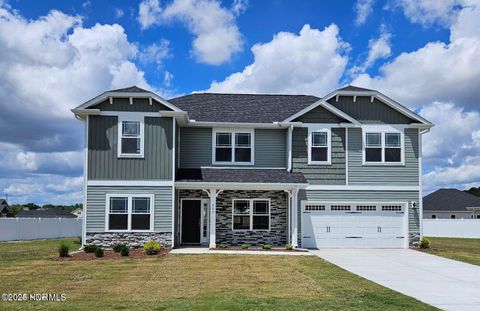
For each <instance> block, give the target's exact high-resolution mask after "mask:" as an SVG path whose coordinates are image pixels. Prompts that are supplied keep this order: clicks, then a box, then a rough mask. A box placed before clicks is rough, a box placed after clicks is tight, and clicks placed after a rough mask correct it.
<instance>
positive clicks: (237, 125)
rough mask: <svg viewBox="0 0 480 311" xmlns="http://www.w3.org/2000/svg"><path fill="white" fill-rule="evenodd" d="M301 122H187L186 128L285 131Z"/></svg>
mask: <svg viewBox="0 0 480 311" xmlns="http://www.w3.org/2000/svg"><path fill="white" fill-rule="evenodd" d="M300 124H302V123H301V122H271V123H253V122H207V121H196V120H189V123H188V125H187V127H212V128H217V127H218V128H224V129H227V128H228V129H246V128H252V129H255V128H268V129H278V130H282V129H286V128H288V127H289V126H291V125H294V126H295V125H300Z"/></svg>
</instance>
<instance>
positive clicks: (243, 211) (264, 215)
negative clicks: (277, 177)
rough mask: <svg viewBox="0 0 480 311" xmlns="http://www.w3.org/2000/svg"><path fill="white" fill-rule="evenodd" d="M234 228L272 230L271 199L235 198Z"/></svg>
mask: <svg viewBox="0 0 480 311" xmlns="http://www.w3.org/2000/svg"><path fill="white" fill-rule="evenodd" d="M233 230H270V200H267V199H250V200H249V199H234V200H233Z"/></svg>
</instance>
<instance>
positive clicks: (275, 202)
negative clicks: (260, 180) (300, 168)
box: [179, 190, 287, 245]
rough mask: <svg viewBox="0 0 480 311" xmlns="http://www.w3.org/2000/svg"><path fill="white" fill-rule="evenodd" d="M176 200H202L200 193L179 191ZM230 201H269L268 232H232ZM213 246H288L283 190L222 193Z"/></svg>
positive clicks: (218, 202) (285, 205) (204, 197)
mask: <svg viewBox="0 0 480 311" xmlns="http://www.w3.org/2000/svg"><path fill="white" fill-rule="evenodd" d="M179 198H180V199H182V198H199V199H200V198H203V199H208V195H207V194H206V193H205V192H203V191H201V190H180V191H179ZM233 199H270V231H250V230H232V220H233V219H232V202H233V201H232V200H233ZM216 243H217V245H219V244H228V245H240V244H252V245H260V244H273V245H285V244H286V243H287V194H286V193H285V192H284V191H250V190H248V191H247V190H225V191H223V192H221V193H220V194H219V195H218V197H217V217H216Z"/></svg>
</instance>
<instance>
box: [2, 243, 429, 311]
mask: <svg viewBox="0 0 480 311" xmlns="http://www.w3.org/2000/svg"><path fill="white" fill-rule="evenodd" d="M69 242H70V243H71V244H72V245H74V241H73V240H69ZM58 244H59V240H54V241H52V240H50V241H34V242H24V243H8V244H5V243H3V244H0V293H57V294H61V293H65V294H66V295H67V300H66V301H65V302H3V301H0V309H1V310H25V309H50V310H65V309H69V310H102V309H107V310H110V309H115V310H135V309H142V310H191V309H195V310H259V309H261V310H318V309H327V310H401V309H403V310H413V309H414V310H433V309H434V308H433V307H430V306H428V305H426V304H423V303H421V302H419V301H417V300H415V299H413V298H410V297H407V296H404V295H402V294H399V293H396V292H394V291H391V290H389V289H387V288H384V287H381V286H379V285H376V284H374V283H372V282H370V281H367V280H365V279H362V278H360V277H357V276H355V275H353V274H351V273H349V272H346V271H344V270H341V269H340V268H337V267H335V266H333V265H331V264H329V263H327V262H325V261H323V260H322V259H320V258H317V257H313V256H312V257H303V256H302V257H300V256H298V257H297V256H275V257H274V256H265V255H263V256H260V255H167V256H165V257H157V258H148V259H125V260H108V259H101V260H93V261H54V260H52V259H51V257H53V256H54V255H55V254H56V248H57V245H58ZM75 247H78V245H75Z"/></svg>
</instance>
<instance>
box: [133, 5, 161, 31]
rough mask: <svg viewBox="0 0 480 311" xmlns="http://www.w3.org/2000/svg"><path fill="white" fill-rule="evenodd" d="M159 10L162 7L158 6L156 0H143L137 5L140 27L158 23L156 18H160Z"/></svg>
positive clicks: (144, 27)
mask: <svg viewBox="0 0 480 311" xmlns="http://www.w3.org/2000/svg"><path fill="white" fill-rule="evenodd" d="M161 12H162V9H161V8H160V4H159V3H158V0H143V1H142V2H141V3H140V4H139V5H138V17H137V20H138V22H139V23H140V26H141V27H142V29H147V28H148V27H150V26H152V25H154V24H156V23H158V20H159V19H160V18H161V15H160V13H161Z"/></svg>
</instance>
